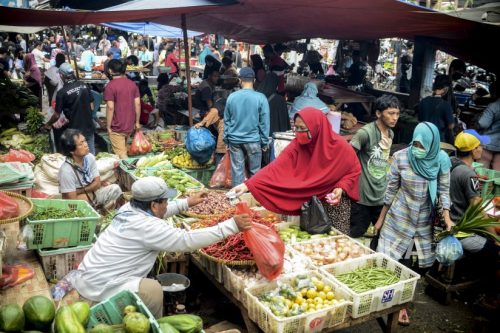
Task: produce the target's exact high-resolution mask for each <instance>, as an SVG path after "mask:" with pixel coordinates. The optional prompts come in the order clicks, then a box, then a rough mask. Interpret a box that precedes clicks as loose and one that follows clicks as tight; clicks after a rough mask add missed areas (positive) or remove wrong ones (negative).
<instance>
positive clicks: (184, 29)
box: [181, 14, 193, 127]
mask: <svg viewBox="0 0 500 333" xmlns="http://www.w3.org/2000/svg"><path fill="white" fill-rule="evenodd" d="M181 20H182V23H181V25H182V35H183V37H184V58H185V61H186V82H187V88H188V112H189V126H190V127H191V126H193V98H192V97H193V93H192V91H191V66H190V64H189V56H190V54H189V44H188V36H187V24H186V14H182V15H181Z"/></svg>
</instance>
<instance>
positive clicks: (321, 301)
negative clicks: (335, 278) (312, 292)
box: [314, 297, 323, 305]
mask: <svg viewBox="0 0 500 333" xmlns="http://www.w3.org/2000/svg"><path fill="white" fill-rule="evenodd" d="M314 304H316V305H317V304H323V299H322V298H321V297H315V298H314Z"/></svg>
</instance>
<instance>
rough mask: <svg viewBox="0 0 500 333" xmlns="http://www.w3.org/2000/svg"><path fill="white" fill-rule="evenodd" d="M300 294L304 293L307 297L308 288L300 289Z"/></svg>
mask: <svg viewBox="0 0 500 333" xmlns="http://www.w3.org/2000/svg"><path fill="white" fill-rule="evenodd" d="M300 294H301V295H302V297H306V295H307V288H304V289H302V290H301V291H300Z"/></svg>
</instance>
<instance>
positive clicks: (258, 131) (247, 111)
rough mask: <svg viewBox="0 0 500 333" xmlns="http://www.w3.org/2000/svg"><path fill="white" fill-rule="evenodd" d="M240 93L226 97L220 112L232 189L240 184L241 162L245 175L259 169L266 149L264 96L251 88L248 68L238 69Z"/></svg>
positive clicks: (267, 133) (266, 131)
mask: <svg viewBox="0 0 500 333" xmlns="http://www.w3.org/2000/svg"><path fill="white" fill-rule="evenodd" d="M239 78H240V81H241V88H242V89H241V90H238V91H236V92H234V93H232V94H231V95H229V97H228V99H227V103H226V107H225V109H224V142H225V143H226V144H227V146H228V148H229V153H230V154H231V155H230V156H231V174H232V178H233V179H232V186H233V187H234V186H237V185H239V184H241V183H243V180H244V178H245V161H247V163H248V176H249V177H252V176H253V175H255V174H256V173H257V172H258V171H259V170H260V167H261V162H262V151H267V149H268V148H269V147H268V146H269V123H270V118H269V103H268V101H267V98H266V96H265V95H264V94H262V93H260V92H257V91H255V90H254V89H253V83H254V80H255V73H254V71H253V69H252V68H250V67H245V68H242V69H241V70H240V74H239Z"/></svg>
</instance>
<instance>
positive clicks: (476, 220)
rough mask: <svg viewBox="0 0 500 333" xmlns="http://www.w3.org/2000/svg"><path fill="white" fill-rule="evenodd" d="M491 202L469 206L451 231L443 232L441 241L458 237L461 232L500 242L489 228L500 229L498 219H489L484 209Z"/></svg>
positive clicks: (440, 235)
mask: <svg viewBox="0 0 500 333" xmlns="http://www.w3.org/2000/svg"><path fill="white" fill-rule="evenodd" d="M490 203H491V200H488V201H486V202H484V201H483V200H481V201H478V202H477V203H475V204H471V205H469V208H467V210H466V211H465V213H464V215H463V216H462V218H460V220H458V222H457V224H456V225H455V226H453V227H452V228H451V230H450V231H442V232H440V233H439V234H438V235H437V239H438V240H440V239H442V238H444V237H446V236H449V235H456V234H457V233H459V232H462V233H473V234H478V235H481V236H484V237H487V238H492V239H493V240H495V241H497V242H498V241H500V237H499V236H498V235H496V234H493V233H492V232H490V231H489V230H488V228H494V227H500V222H499V221H498V218H496V217H488V216H487V215H486V214H485V212H484V208H485V207H488V206H489V204H490Z"/></svg>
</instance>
